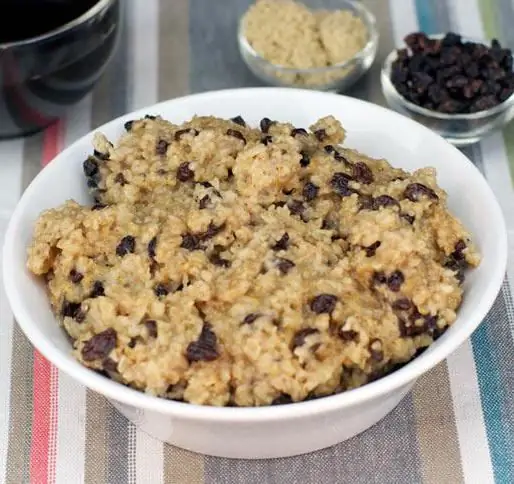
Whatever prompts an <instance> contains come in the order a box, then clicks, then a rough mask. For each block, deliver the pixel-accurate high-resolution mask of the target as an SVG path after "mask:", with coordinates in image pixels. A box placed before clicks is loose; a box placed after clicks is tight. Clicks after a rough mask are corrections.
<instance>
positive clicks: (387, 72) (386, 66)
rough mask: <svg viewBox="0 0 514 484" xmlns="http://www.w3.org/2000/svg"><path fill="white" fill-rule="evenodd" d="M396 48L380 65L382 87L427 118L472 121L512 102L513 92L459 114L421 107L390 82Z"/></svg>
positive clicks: (502, 109) (466, 39)
mask: <svg viewBox="0 0 514 484" xmlns="http://www.w3.org/2000/svg"><path fill="white" fill-rule="evenodd" d="M445 35H446V34H444V33H438V34H434V35H429V36H428V37H429V38H430V39H442V38H443V37H444V36H445ZM462 40H464V41H467V42H480V43H486V42H485V41H484V40H483V39H476V38H472V37H466V36H462ZM397 50H398V49H393V50H392V51H391V52H389V54H388V55H387V57H386V58H385V60H384V63H383V65H382V70H381V73H380V78H381V81H382V88H383V89H384V90H385V89H386V88H387V90H388V91H390V93H391V94H392V95H393V96H394V97H395V98H396V99H397V100H398V101H399V102H400V104H403V105H404V106H406V107H407V108H408V109H409V110H411V111H413V112H415V113H418V114H422V115H424V116H426V117H427V118H433V119H441V120H449V121H456V120H457V121H474V120H477V119H482V118H487V117H489V116H492V115H494V114H498V113H500V112H502V111H504V110H505V109H508V108H509V107H510V106H511V105H512V104H514V93H512V94H511V95H510V96H509V97H508V98H507V99H505V101H503V102H502V103H500V104H498V105H497V106H494V107H492V108H489V109H486V110H484V111H478V112H476V113H459V114H448V113H439V112H438V111H433V110H431V109H427V108H422V107H421V106H418V105H417V104H414V103H412V102H410V101H408V100H407V99H405V98H404V97H403V96H402V95H401V94H400V93H399V92H398V91H397V90H396V88H395V87H394V85H393V83H392V82H391V64H392V63H393V62H394V61H395V59H396V55H397Z"/></svg>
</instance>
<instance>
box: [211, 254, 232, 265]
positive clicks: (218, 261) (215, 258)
mask: <svg viewBox="0 0 514 484" xmlns="http://www.w3.org/2000/svg"><path fill="white" fill-rule="evenodd" d="M209 261H210V262H211V263H212V264H214V265H215V266H218V267H225V268H227V267H230V265H231V263H230V261H229V260H227V259H223V258H222V257H221V256H220V255H219V254H218V253H217V252H215V253H213V254H211V255H210V257H209Z"/></svg>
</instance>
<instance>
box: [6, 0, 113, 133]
mask: <svg viewBox="0 0 514 484" xmlns="http://www.w3.org/2000/svg"><path fill="white" fill-rule="evenodd" d="M0 3H1V6H0V138H4V139H5V138H12V137H16V136H21V135H26V134H30V133H34V132H37V131H39V130H41V129H43V128H45V127H46V126H48V125H49V124H51V123H52V122H54V121H55V120H56V119H58V118H59V117H60V116H62V115H63V114H64V112H65V111H66V110H67V108H69V107H70V106H72V105H74V104H76V103H77V102H78V101H80V100H81V99H82V98H83V97H84V96H85V95H86V94H87V93H88V92H89V91H91V89H92V88H93V86H94V85H95V83H96V82H97V81H98V79H99V78H100V76H101V75H102V73H103V71H104V70H105V68H106V66H107V64H108V63H109V60H110V59H111V57H112V55H113V53H114V51H115V49H116V45H117V43H118V39H119V35H120V28H121V26H120V19H121V14H120V9H121V1H120V0H7V1H6V0H3V1H2V2H0Z"/></svg>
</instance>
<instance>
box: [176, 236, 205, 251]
mask: <svg viewBox="0 0 514 484" xmlns="http://www.w3.org/2000/svg"><path fill="white" fill-rule="evenodd" d="M180 247H182V248H183V249H186V250H189V251H191V252H192V251H193V250H202V249H203V247H202V245H201V244H200V239H199V238H198V236H196V235H195V234H182V243H181V244H180Z"/></svg>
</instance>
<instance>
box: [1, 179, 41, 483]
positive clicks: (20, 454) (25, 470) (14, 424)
mask: <svg viewBox="0 0 514 484" xmlns="http://www.w3.org/2000/svg"><path fill="white" fill-rule="evenodd" d="M24 186H25V185H24ZM12 338H13V341H12V347H13V352H12V363H11V366H12V367H11V381H15V382H16V384H12V385H11V398H10V402H9V407H10V412H11V413H10V418H9V440H8V442H4V443H2V445H8V448H7V469H6V476H5V478H6V484H21V483H28V482H30V446H31V438H30V436H31V435H32V411H33V406H32V403H33V399H32V392H33V367H34V350H33V347H32V345H31V344H30V342H29V340H28V339H27V337H26V336H25V335H24V334H23V332H22V331H21V329H20V327H19V326H18V324H17V323H15V324H14V327H13V336H12Z"/></svg>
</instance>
